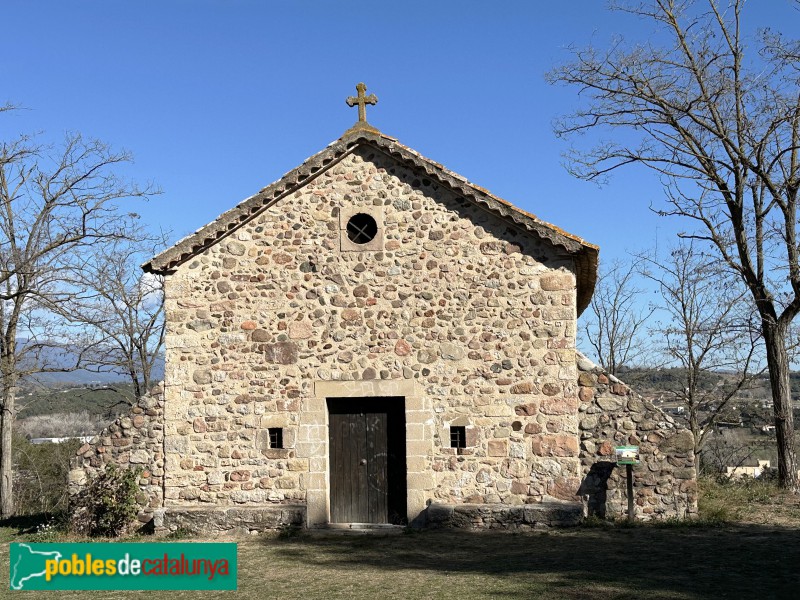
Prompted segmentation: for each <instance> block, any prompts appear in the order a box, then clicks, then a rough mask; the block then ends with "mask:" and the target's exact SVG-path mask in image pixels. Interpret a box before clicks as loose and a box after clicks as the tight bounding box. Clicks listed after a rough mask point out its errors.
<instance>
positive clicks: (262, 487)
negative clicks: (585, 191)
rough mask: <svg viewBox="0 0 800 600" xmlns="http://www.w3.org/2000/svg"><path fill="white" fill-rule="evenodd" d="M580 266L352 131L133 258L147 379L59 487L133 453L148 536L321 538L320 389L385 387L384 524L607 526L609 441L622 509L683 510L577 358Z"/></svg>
mask: <svg viewBox="0 0 800 600" xmlns="http://www.w3.org/2000/svg"><path fill="white" fill-rule="evenodd" d="M532 189H535V187H534V188H532ZM363 215H366V217H364V216H363ZM358 219H361V221H358ZM370 219H371V220H372V222H374V225H375V227H374V228H373V229H374V230H368V229H369V227H371V225H370ZM353 222H356V223H357V224H359V223H360V224H361V227H362V230H363V231H366V233H365V234H364V235H365V236H366V237H363V238H359V237H355V238H353V237H352V234H351V233H348V227H349V225H350V224H352V223H353ZM354 239H355V240H356V241H354ZM596 267H597V248H596V247H595V246H592V245H591V244H588V243H586V242H584V241H583V240H581V239H580V238H576V237H575V236H571V235H570V234H567V233H565V232H563V231H561V230H560V229H558V228H556V227H554V226H552V225H549V224H547V223H544V222H542V221H540V220H538V219H537V218H536V217H534V216H533V215H530V214H528V213H525V212H523V211H521V210H519V209H516V208H515V207H513V206H512V205H510V204H508V203H507V202H505V201H503V200H500V199H499V198H496V197H494V196H492V195H491V194H489V193H488V192H487V191H486V190H483V189H482V188H478V187H476V186H474V185H472V184H470V183H469V182H468V181H466V180H465V179H463V178H461V177H460V176H458V175H456V174H454V173H451V172H450V171H447V170H446V169H444V168H443V167H442V166H441V165H438V164H437V163H434V162H432V161H429V160H428V159H425V158H423V157H421V156H420V155H419V154H417V153H416V152H414V151H413V150H411V149H409V148H407V147H405V146H403V145H401V144H399V143H398V142H397V141H396V140H394V139H392V138H389V137H388V136H385V135H383V134H381V133H379V132H377V131H376V130H374V129H373V128H371V127H369V126H364V125H362V126H356V127H354V128H353V129H351V130H349V131H348V132H347V133H346V134H345V135H344V136H343V137H342V138H340V139H339V140H337V141H336V142H334V143H333V144H331V145H330V146H328V147H327V148H326V149H325V150H323V151H322V152H320V153H319V154H317V155H315V156H314V157H312V158H310V159H309V160H308V161H306V162H305V163H304V164H303V165H301V166H300V167H298V168H297V169H295V170H294V171H292V172H290V173H288V174H287V175H286V176H284V177H283V178H282V179H281V180H279V181H277V182H275V183H274V184H272V185H270V186H268V187H267V188H265V189H264V190H262V191H261V192H260V193H259V194H257V195H255V196H253V197H252V198H249V199H247V200H245V201H244V202H242V203H241V204H240V205H239V206H237V207H235V208H234V209H232V210H230V211H228V212H226V213H224V214H223V215H221V216H220V217H219V218H218V219H217V220H216V221H214V222H213V223H211V224H209V225H207V226H206V227H204V228H202V229H200V230H198V232H197V233H195V234H194V235H192V236H190V237H188V238H186V239H185V240H183V241H181V242H179V243H178V244H177V245H176V246H175V247H173V248H171V249H169V250H167V251H165V252H164V253H162V254H160V255H159V256H157V257H155V258H154V259H153V260H152V261H150V262H149V263H147V264H146V265H145V269H146V270H148V271H151V272H156V273H163V274H164V275H165V277H166V307H167V313H166V314H167V317H166V318H167V337H166V340H167V343H166V373H165V380H164V384H163V390H161V389H159V390H157V391H156V392H154V393H153V394H152V395H151V396H149V397H147V398H143V399H141V400H140V401H139V404H138V406H137V407H135V408H134V412H133V414H132V415H131V416H130V417H124V418H122V419H119V420H118V421H117V422H116V423H114V424H113V425H111V426H110V427H109V428H108V429H107V430H106V431H104V432H103V433H102V434H101V435H100V436H99V437H98V439H97V441H96V442H95V443H94V444H89V445H85V446H84V447H83V448H81V449H80V451H79V457H78V459H77V460H76V461H75V465H74V466H75V468H74V469H73V471H72V473H71V475H70V477H71V483H72V485H73V488H74V489H77V488H78V487H80V485H83V484H84V483H85V480H86V478H87V476H91V475H92V474H94V473H96V472H97V470H98V469H101V468H102V467H103V465H104V464H106V463H108V462H110V461H114V462H118V463H121V464H141V465H142V466H143V467H145V468H146V470H145V474H144V475H143V477H142V480H141V489H142V498H141V501H142V505H143V512H142V517H141V518H142V520H143V521H145V520H150V519H151V518H152V519H154V523H155V525H156V526H157V527H158V528H161V529H170V528H172V529H175V528H177V527H181V528H185V529H189V530H192V531H205V532H209V531H211V532H213V531H226V530H245V531H248V530H249V531H252V530H260V529H265V528H273V527H278V526H281V525H283V524H287V523H288V524H303V525H305V526H307V527H318V526H326V525H328V524H329V523H331V515H332V514H333V513H332V510H333V508H332V504H335V503H336V502H340V500H339V499H333V495H332V492H331V486H332V485H334V484H333V481H332V480H333V479H334V477H333V475H332V473H334V472H336V473H337V475H336V477H339V476H340V475H339V474H338V473H339V472H338V470H337V469H338V468H336V469H335V468H334V465H332V464H331V460H332V459H331V448H330V445H331V443H332V441H331V440H332V438H331V435H333V434H332V432H331V430H330V428H329V422H330V413H331V408H330V407H331V404H330V399H331V398H339V399H342V398H344V399H348V398H350V399H362V400H365V401H369V402H371V403H374V405H375V406H379V405H380V403H381V402H382V399H388V398H394V399H397V398H401V399H402V406H403V415H404V424H403V428H402V431H403V437H404V439H403V440H402V442H401V446H400V447H401V451H402V453H403V455H404V460H405V474H404V480H403V481H402V487H403V491H402V493H403V494H404V498H402V505H403V506H404V507H405V514H403V515H400V517H401V519H400V522H401V523H407V524H412V525H420V526H423V525H426V524H427V525H429V526H459V527H476V528H505V529H526V528H531V527H536V526H543V525H552V524H559V523H561V524H563V523H574V522H576V520H578V519H580V518H581V516H582V515H585V514H589V513H592V514H598V515H608V516H616V515H619V514H621V513H622V512H623V510H624V508H623V506H624V505H625V504H626V499H625V482H624V470H622V471H620V470H618V469H615V468H614V466H613V462H612V461H613V446H615V445H621V444H632V443H635V444H637V445H640V446H641V451H642V457H643V463H642V464H641V465H639V466H637V468H636V469H635V473H636V477H637V480H636V487H635V493H636V503H637V513H638V514H639V516H640V517H642V518H649V519H650V518H654V519H663V518H668V517H680V518H683V517H686V516H691V515H693V514H694V513H695V512H696V487H695V470H694V462H693V458H692V454H691V451H690V450H689V449H688V446H689V444H688V443H686V439H685V438H686V435H687V432H686V431H685V430H683V429H682V428H681V427H680V426H678V425H677V424H676V423H674V422H673V421H672V420H671V419H669V418H668V417H667V416H665V415H664V414H662V413H661V412H660V411H659V410H658V409H656V408H654V407H653V406H652V405H650V404H648V403H646V402H643V401H642V400H640V399H638V398H637V397H636V396H635V395H634V394H633V393H632V392H631V391H630V390H629V389H628V388H627V387H626V386H625V385H624V384H622V383H621V382H619V381H617V380H615V379H613V378H611V377H609V376H608V375H606V374H604V373H602V372H601V371H600V370H599V369H597V368H596V367H594V365H591V363H589V362H588V361H587V360H586V359H584V358H583V357H582V356H580V355H579V354H578V353H577V351H576V348H575V332H576V321H577V317H578V314H579V312H580V311H582V310H583V308H585V306H586V305H587V304H588V302H589V299H590V298H591V292H592V289H593V287H594V281H595V275H596ZM460 431H463V432H464V437H465V439H464V440H463V441H462V442H459V443H460V444H461V445H460V446H459V445H458V444H455V447H454V442H453V440H454V437H453V432H456V433H459V432H460ZM275 432H280V436H281V437H280V438H277V437H275V436H276V435H277V434H276V433H275ZM271 436H273V437H271ZM276 440H279V441H276ZM277 444H279V446H278V447H276V445H277ZM365 460H366V459H365ZM370 460H372V459H370ZM346 476H347V475H346V474H345V477H346ZM337 485H338V484H337ZM388 493H390V494H391V493H396V492H392V491H390V492H388ZM337 498H338V497H337Z"/></svg>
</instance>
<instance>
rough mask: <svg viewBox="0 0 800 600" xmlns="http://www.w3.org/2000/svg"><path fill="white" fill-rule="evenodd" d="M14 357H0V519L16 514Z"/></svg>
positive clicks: (15, 385) (15, 378)
mask: <svg viewBox="0 0 800 600" xmlns="http://www.w3.org/2000/svg"><path fill="white" fill-rule="evenodd" d="M14 358H15V357H14V356H13V355H11V356H9V355H6V356H3V357H0V360H2V363H3V364H2V369H0V370H1V371H2V372H1V373H0V395H1V396H2V397H0V517H3V518H8V517H10V516H12V515H13V514H14V489H13V487H14V486H13V482H14V462H13V459H12V456H11V439H12V436H11V433H12V427H13V423H14V400H15V397H16V392H17V390H16V387H17V383H16V380H17V377H16V364H15V361H14Z"/></svg>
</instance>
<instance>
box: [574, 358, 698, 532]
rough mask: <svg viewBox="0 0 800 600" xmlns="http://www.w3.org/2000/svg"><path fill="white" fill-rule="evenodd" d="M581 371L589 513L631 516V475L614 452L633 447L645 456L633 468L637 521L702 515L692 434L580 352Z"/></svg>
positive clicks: (584, 489) (585, 490) (584, 484)
mask: <svg viewBox="0 0 800 600" xmlns="http://www.w3.org/2000/svg"><path fill="white" fill-rule="evenodd" d="M577 366H578V373H579V376H578V385H579V391H578V397H579V400H580V406H579V411H580V423H579V427H580V432H581V433H580V437H581V451H580V459H581V467H582V470H583V477H584V479H583V482H582V484H581V487H580V490H579V493H580V495H581V496H582V498H583V501H584V504H585V509H586V513H587V514H588V515H596V516H598V517H608V518H617V517H621V516H624V515H627V511H628V499H627V490H626V485H627V483H626V482H627V480H626V472H625V467H617V466H616V459H615V453H614V447H615V446H626V445H632V446H639V453H640V457H641V463H640V464H638V465H636V466H634V467H633V481H634V498H635V505H634V507H635V512H636V518H637V519H641V520H663V519H668V518H678V519H683V518H692V517H695V516H697V473H696V470H695V463H694V452H693V447H694V445H693V439H692V434H691V432H690V431H689V430H688V429H686V428H684V427H683V426H681V425H680V424H678V423H676V422H675V421H674V420H673V419H672V418H671V417H670V416H669V415H666V414H664V413H663V412H662V411H661V410H660V409H658V408H656V407H655V406H653V404H652V403H650V402H649V401H647V400H643V399H642V398H641V397H639V396H638V395H637V394H635V393H634V392H633V391H632V390H631V389H630V388H629V387H628V386H627V385H625V384H624V383H623V382H622V381H620V380H619V379H617V378H616V377H614V376H613V375H610V374H608V373H605V372H604V371H603V370H602V369H601V368H600V367H598V366H596V365H595V364H593V363H592V362H591V361H590V360H588V359H587V358H585V357H584V356H583V355H581V354H580V353H578V357H577Z"/></svg>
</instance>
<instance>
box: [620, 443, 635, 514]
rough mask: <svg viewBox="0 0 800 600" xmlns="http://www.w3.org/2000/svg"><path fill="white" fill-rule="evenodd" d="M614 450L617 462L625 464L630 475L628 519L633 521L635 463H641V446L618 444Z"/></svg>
mask: <svg viewBox="0 0 800 600" xmlns="http://www.w3.org/2000/svg"><path fill="white" fill-rule="evenodd" d="M614 452H615V453H616V455H617V464H618V465H625V473H626V475H627V476H628V520H629V521H633V520H634V512H633V465H638V464H639V446H617V447H616V448H614Z"/></svg>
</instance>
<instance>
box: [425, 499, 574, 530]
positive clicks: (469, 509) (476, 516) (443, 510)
mask: <svg viewBox="0 0 800 600" xmlns="http://www.w3.org/2000/svg"><path fill="white" fill-rule="evenodd" d="M582 518H583V508H582V506H581V504H580V503H578V502H539V503H536V504H526V505H524V506H508V505H507V504H494V505H493V504H439V503H433V504H430V505H429V506H428V508H427V509H426V510H425V527H428V528H430V529H440V528H455V529H478V530H488V529H502V530H507V531H530V530H532V529H546V528H548V527H569V526H573V525H577V524H578V523H580V521H581V520H582Z"/></svg>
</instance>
